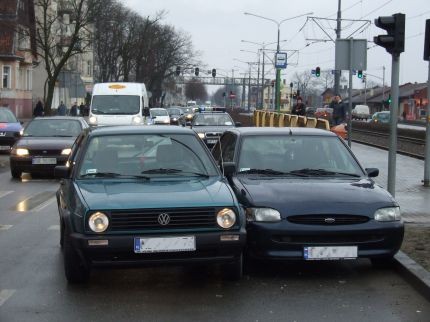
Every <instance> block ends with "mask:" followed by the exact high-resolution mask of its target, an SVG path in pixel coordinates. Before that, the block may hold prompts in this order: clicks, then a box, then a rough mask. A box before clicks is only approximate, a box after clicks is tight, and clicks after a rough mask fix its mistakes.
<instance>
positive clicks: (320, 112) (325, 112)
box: [314, 105, 333, 123]
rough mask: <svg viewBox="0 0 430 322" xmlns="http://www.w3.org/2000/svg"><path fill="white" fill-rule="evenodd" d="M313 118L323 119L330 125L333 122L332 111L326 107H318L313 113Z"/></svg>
mask: <svg viewBox="0 0 430 322" xmlns="http://www.w3.org/2000/svg"><path fill="white" fill-rule="evenodd" d="M314 117H316V118H319V119H325V120H327V121H329V122H330V123H332V122H333V109H332V108H331V107H328V105H326V106H324V107H318V108H317V109H316V110H315V112H314Z"/></svg>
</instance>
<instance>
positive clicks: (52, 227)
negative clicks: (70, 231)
mask: <svg viewBox="0 0 430 322" xmlns="http://www.w3.org/2000/svg"><path fill="white" fill-rule="evenodd" d="M48 230H60V225H52V226H49V227H48Z"/></svg>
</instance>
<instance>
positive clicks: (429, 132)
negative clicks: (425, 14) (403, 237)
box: [423, 19, 430, 187]
mask: <svg viewBox="0 0 430 322" xmlns="http://www.w3.org/2000/svg"><path fill="white" fill-rule="evenodd" d="M424 60H427V61H428V62H429V66H428V69H429V72H428V78H427V113H426V147H425V154H424V155H425V160H424V180H423V183H424V186H425V187H430V19H427V20H426V34H425V41H424Z"/></svg>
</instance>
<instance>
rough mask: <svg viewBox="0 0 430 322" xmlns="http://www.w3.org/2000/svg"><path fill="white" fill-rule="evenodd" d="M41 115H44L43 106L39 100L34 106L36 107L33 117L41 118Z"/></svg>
mask: <svg viewBox="0 0 430 322" xmlns="http://www.w3.org/2000/svg"><path fill="white" fill-rule="evenodd" d="M43 113H44V111H43V104H42V102H41V101H40V100H39V101H38V102H37V104H36V107H35V108H34V111H33V116H34V117H38V116H43Z"/></svg>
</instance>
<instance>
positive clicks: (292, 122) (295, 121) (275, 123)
mask: <svg viewBox="0 0 430 322" xmlns="http://www.w3.org/2000/svg"><path fill="white" fill-rule="evenodd" d="M254 125H255V126H256V127H308V128H317V129H323V130H330V124H329V122H328V120H326V119H320V118H315V117H306V116H299V115H292V114H288V113H284V112H282V111H280V112H273V111H268V110H255V111H254Z"/></svg>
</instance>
